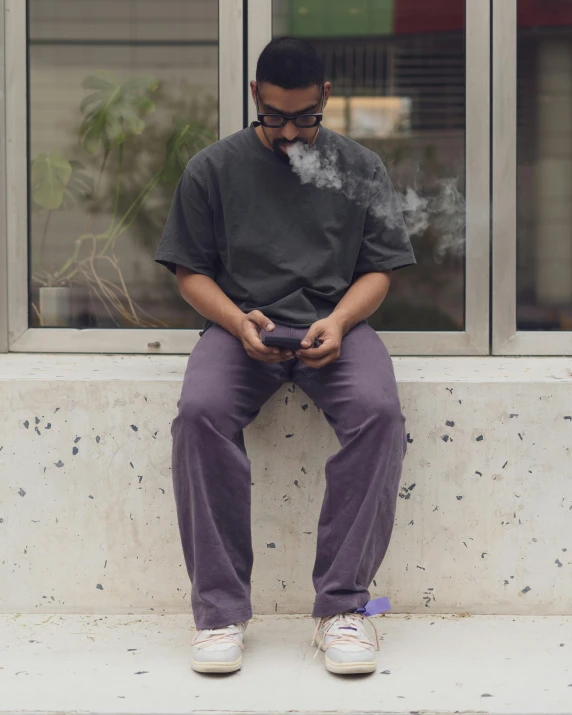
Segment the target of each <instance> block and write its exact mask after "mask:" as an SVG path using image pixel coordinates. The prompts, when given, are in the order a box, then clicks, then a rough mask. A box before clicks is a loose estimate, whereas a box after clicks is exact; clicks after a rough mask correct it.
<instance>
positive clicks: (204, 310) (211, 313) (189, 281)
mask: <svg viewBox="0 0 572 715" xmlns="http://www.w3.org/2000/svg"><path fill="white" fill-rule="evenodd" d="M177 282H178V284H179V290H180V292H181V295H182V296H183V298H184V299H185V300H186V301H187V303H188V304H189V305H191V306H192V307H193V308H194V309H195V310H196V311H197V313H200V314H201V315H202V316H203V317H205V318H207V319H208V320H212V321H213V323H217V324H218V325H220V326H221V328H224V329H225V330H226V331H227V332H229V333H230V334H231V335H233V336H234V337H235V338H237V337H238V333H239V325H240V323H241V321H242V320H244V313H243V312H242V310H240V308H238V307H237V306H236V305H235V304H234V303H233V302H232V300H231V299H230V298H229V297H228V296H227V295H226V293H224V292H223V291H222V290H221V289H220V288H219V286H218V285H217V284H216V283H215V281H213V279H212V278H209V277H208V276H205V275H202V274H201V273H194V272H193V271H190V270H189V269H188V268H184V267H183V266H177Z"/></svg>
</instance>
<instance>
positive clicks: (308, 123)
mask: <svg viewBox="0 0 572 715" xmlns="http://www.w3.org/2000/svg"><path fill="white" fill-rule="evenodd" d="M256 108H257V109H258V89H257V90H256ZM323 110H324V90H323V89H322V111H321V112H316V113H315V114H294V115H293V116H288V115H286V114H264V113H262V112H258V121H259V122H260V123H261V124H262V126H263V127H268V128H270V129H281V128H282V127H285V126H286V124H288V122H294V125H295V126H296V127H298V129H311V128H312V127H317V126H318V124H319V123H320V122H321V121H322V117H323Z"/></svg>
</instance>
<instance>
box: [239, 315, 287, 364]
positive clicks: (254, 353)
mask: <svg viewBox="0 0 572 715" xmlns="http://www.w3.org/2000/svg"><path fill="white" fill-rule="evenodd" d="M262 328H264V329H265V330H274V324H273V323H272V321H271V320H269V319H268V318H267V317H266V316H265V315H263V314H262V313H261V312H260V311H259V310H253V311H252V312H251V313H247V314H246V315H245V316H244V318H242V319H241V320H240V322H239V324H238V328H237V338H238V339H239V340H240V342H241V343H242V346H243V347H244V349H245V350H246V354H247V355H248V357H250V358H252V359H253V360H261V361H262V362H284V361H285V360H292V358H293V357H294V353H293V352H292V351H291V350H280V349H279V348H269V347H267V346H266V345H264V343H263V342H262V340H261V339H260V331H261V329H262Z"/></svg>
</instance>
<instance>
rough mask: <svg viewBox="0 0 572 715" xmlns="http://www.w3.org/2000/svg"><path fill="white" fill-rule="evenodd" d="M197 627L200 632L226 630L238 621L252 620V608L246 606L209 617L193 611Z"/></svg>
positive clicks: (212, 614)
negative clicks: (209, 629)
mask: <svg viewBox="0 0 572 715" xmlns="http://www.w3.org/2000/svg"><path fill="white" fill-rule="evenodd" d="M193 618H194V620H195V627H196V629H197V630H198V631H202V630H204V629H205V628H224V627H225V626H229V625H231V624H232V623H238V621H248V620H250V619H251V618H252V607H251V606H245V607H244V608H238V609H235V610H233V611H218V612H217V613H209V614H208V615H199V614H197V613H195V612H194V611H193Z"/></svg>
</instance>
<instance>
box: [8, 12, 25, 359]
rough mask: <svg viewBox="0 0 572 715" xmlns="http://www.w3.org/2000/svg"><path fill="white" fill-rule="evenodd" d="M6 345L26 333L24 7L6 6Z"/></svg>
mask: <svg viewBox="0 0 572 715" xmlns="http://www.w3.org/2000/svg"><path fill="white" fill-rule="evenodd" d="M5 8H6V12H5V15H4V22H5V25H4V32H5V52H6V243H7V272H8V280H7V285H8V343H9V348H10V347H11V344H12V343H13V342H14V341H15V340H17V339H18V338H19V337H20V336H21V335H23V334H24V333H25V332H26V330H27V329H28V188H27V187H28V170H27V165H28V161H27V160H28V147H27V106H26V93H27V72H26V70H27V68H26V55H27V47H26V3H25V2H23V1H22V0H5Z"/></svg>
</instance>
